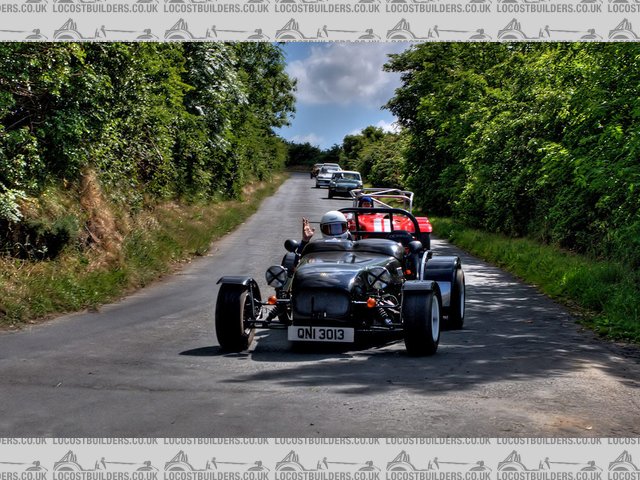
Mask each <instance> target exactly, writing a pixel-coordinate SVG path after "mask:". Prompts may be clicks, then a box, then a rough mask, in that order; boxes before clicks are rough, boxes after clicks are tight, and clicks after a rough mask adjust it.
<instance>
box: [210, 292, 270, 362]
mask: <svg viewBox="0 0 640 480" xmlns="http://www.w3.org/2000/svg"><path fill="white" fill-rule="evenodd" d="M256 309H257V310H256V311H254V310H253V307H252V305H251V297H250V296H249V287H248V286H246V285H225V284H223V285H221V286H220V291H219V292H218V299H217V301H216V336H217V337H218V343H219V344H220V347H221V348H222V349H223V350H226V351H228V352H240V351H242V350H246V349H247V348H249V345H250V344H251V341H252V340H253V334H254V332H255V329H254V327H253V326H252V325H251V324H250V321H251V320H252V319H255V318H256V317H257V315H258V313H259V309H260V306H259V305H257V307H256Z"/></svg>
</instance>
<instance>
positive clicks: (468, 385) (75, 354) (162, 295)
mask: <svg viewBox="0 0 640 480" xmlns="http://www.w3.org/2000/svg"><path fill="white" fill-rule="evenodd" d="M313 185H314V183H313V181H312V180H310V179H309V177H308V175H302V174H298V175H294V176H293V177H292V178H291V179H290V180H289V181H287V182H286V183H285V184H284V185H283V186H282V188H281V189H280V190H279V191H278V192H277V193H276V194H275V195H274V196H273V197H271V198H269V199H267V200H266V201H265V202H264V203H263V205H262V207H261V208H260V210H259V212H258V213H256V214H255V215H254V216H253V217H251V218H250V219H249V220H248V221H247V222H246V223H244V224H243V225H242V226H241V227H240V228H238V229H237V230H236V231H235V232H233V233H231V234H229V235H228V236H226V237H225V238H224V239H222V240H220V241H219V242H217V243H216V244H215V245H214V247H213V249H212V251H211V253H210V254H209V255H208V256H206V257H203V258H199V259H197V260H195V261H194V262H192V263H191V264H189V265H187V266H186V267H184V268H183V269H182V270H181V271H180V272H179V273H178V274H176V275H174V276H171V277H170V278H167V279H165V280H163V281H161V282H158V283H156V284H154V285H153V286H150V287H148V288H145V289H144V290H141V291H140V292H138V293H136V294H134V295H131V296H130V297H128V298H126V299H123V300H122V301H120V302H118V303H116V304H113V305H108V306H105V307H103V308H102V309H101V310H100V311H99V312H93V313H80V314H74V315H68V316H63V317H60V318H58V319H55V320H52V321H50V322H47V323H46V324H43V325H38V326H34V327H32V328H29V329H27V330H24V331H21V332H14V333H3V334H0V436H40V435H43V436H100V437H102V436H134V437H140V436H150V437H156V436H163V437H165V436H168V437H173V436H208V437H211V436H216V437H218V436H311V437H313V436H491V437H495V436H578V437H582V436H638V435H640V422H638V418H639V412H640V394H639V392H640V389H639V388H638V387H639V386H640V365H639V363H640V362H639V359H640V356H639V355H638V349H637V348H633V347H623V346H618V345H614V344H608V343H604V342H601V341H599V340H597V339H595V338H594V336H593V335H592V334H591V333H590V332H585V331H582V330H581V329H580V328H579V326H577V325H576V324H575V322H574V321H573V319H572V318H571V317H570V316H569V315H568V314H567V312H566V311H565V310H563V308H561V307H560V306H558V305H557V304H555V303H554V302H552V301H550V300H548V299H547V298H545V297H544V296H542V295H540V294H539V293H537V291H536V290H535V289H534V288H532V287H530V286H526V285H523V284H522V283H520V282H519V281H517V280H516V279H514V278H513V277H512V276H511V275H509V274H506V273H504V272H502V271H501V270H499V269H497V268H495V267H492V266H489V265H487V264H486V263H484V262H482V261H480V260H478V259H476V258H473V257H471V256H469V255H466V254H463V253H461V252H460V251H458V250H457V249H455V248H453V247H452V246H450V245H448V244H446V243H445V242H442V241H434V242H433V246H434V249H435V250H436V251H438V252H442V253H454V252H455V253H457V254H460V255H461V256H462V258H463V264H464V268H465V272H466V280H467V296H468V298H467V307H468V309H467V318H466V322H465V328H464V329H463V330H461V331H452V332H443V334H442V338H441V343H440V349H439V350H438V353H437V354H436V355H435V356H433V357H427V358H411V357H408V356H407V355H406V353H405V350H404V344H403V343H402V341H401V340H392V341H379V342H374V343H370V344H367V345H363V346H361V347H360V348H359V349H353V350H347V351H345V350H334V349H333V350H332V349H320V350H315V351H313V352H311V353H308V352H299V351H292V350H291V348H290V345H289V343H288V342H287V340H286V337H285V331H284V330H261V331H259V332H258V333H257V335H256V340H255V342H254V343H253V344H252V346H251V349H250V351H249V352H247V353H244V354H223V353H221V352H220V351H219V348H218V347H217V342H216V338H215V333H214V326H213V323H214V318H213V311H214V302H215V297H216V294H217V285H216V281H217V280H218V278H219V277H220V276H222V275H228V274H250V275H254V276H255V277H256V278H257V279H259V281H260V283H261V284H262V285H263V284H264V280H263V274H264V270H265V269H266V267H268V266H269V265H272V264H276V263H279V261H280V258H281V257H282V255H283V253H284V249H283V247H282V244H283V241H284V239H286V238H298V239H299V238H300V217H301V216H302V215H307V216H309V217H310V218H311V220H312V221H313V220H316V221H317V220H319V218H320V216H321V214H322V213H323V212H324V211H326V210H329V209H330V208H334V207H339V206H342V205H344V206H347V205H348V204H349V202H348V201H346V200H340V199H334V200H327V199H326V190H317V189H315V188H312V187H313ZM264 291H265V293H266V292H268V290H267V289H266V288H265V290H264Z"/></svg>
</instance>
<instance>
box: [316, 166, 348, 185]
mask: <svg viewBox="0 0 640 480" xmlns="http://www.w3.org/2000/svg"><path fill="white" fill-rule="evenodd" d="M340 170H342V168H340V166H339V165H336V164H335V163H334V164H333V165H329V164H326V163H325V164H324V165H323V166H322V167H320V171H319V172H318V176H317V177H316V188H320V187H328V186H329V183H331V177H332V176H333V172H338V171H340Z"/></svg>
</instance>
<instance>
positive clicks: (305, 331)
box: [287, 326, 354, 343]
mask: <svg viewBox="0 0 640 480" xmlns="http://www.w3.org/2000/svg"><path fill="white" fill-rule="evenodd" d="M287 338H288V339H289V340H291V341H292V342H296V341H302V342H350V343H353V338H354V329H353V328H337V327H297V326H291V327H289V330H288V335H287Z"/></svg>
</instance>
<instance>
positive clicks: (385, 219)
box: [347, 213, 433, 233]
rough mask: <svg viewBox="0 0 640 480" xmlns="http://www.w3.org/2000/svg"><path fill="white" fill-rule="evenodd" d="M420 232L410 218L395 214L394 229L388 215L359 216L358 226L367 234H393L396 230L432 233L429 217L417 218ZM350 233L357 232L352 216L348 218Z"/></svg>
mask: <svg viewBox="0 0 640 480" xmlns="http://www.w3.org/2000/svg"><path fill="white" fill-rule="evenodd" d="M416 220H417V221H418V226H419V227H420V232H415V231H414V230H415V228H414V223H413V222H412V221H411V219H410V218H409V217H406V216H403V215H399V214H395V215H393V228H391V227H392V225H391V223H390V221H389V215H388V214H387V213H362V214H360V215H358V224H359V226H360V230H361V231H366V232H391V231H395V230H405V231H407V232H409V233H431V232H432V230H433V227H432V226H431V222H430V221H429V219H428V218H427V217H416ZM347 223H348V227H349V230H350V231H352V232H353V231H355V230H356V222H355V219H354V218H353V217H352V216H348V217H347Z"/></svg>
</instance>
